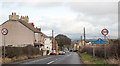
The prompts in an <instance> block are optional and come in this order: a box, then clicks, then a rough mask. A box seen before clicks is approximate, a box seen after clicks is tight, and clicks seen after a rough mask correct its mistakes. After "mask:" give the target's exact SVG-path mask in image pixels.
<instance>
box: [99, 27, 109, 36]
mask: <svg viewBox="0 0 120 66" xmlns="http://www.w3.org/2000/svg"><path fill="white" fill-rule="evenodd" d="M101 33H102V35H104V36H106V35H108V33H109V31H108V30H107V29H106V28H104V29H103V30H102V31H101Z"/></svg>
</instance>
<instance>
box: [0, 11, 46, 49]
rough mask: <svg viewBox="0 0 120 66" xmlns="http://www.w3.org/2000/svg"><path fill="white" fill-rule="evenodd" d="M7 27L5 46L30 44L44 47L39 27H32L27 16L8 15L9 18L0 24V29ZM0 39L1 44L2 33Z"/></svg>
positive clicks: (42, 35)
mask: <svg viewBox="0 0 120 66" xmlns="http://www.w3.org/2000/svg"><path fill="white" fill-rule="evenodd" d="M2 28H7V29H8V34H7V35H6V46H14V47H25V46H28V45H32V46H35V47H40V49H44V47H43V46H44V36H46V35H45V34H43V33H42V32H41V31H40V28H34V24H33V23H29V17H28V16H21V18H20V19H19V15H16V13H12V15H9V20H7V21H6V22H4V23H3V24H1V25H0V29H2ZM0 37H2V39H0V41H2V42H1V43H2V45H3V41H4V40H3V35H2V34H0Z"/></svg>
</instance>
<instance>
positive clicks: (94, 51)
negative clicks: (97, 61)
mask: <svg viewBox="0 0 120 66" xmlns="http://www.w3.org/2000/svg"><path fill="white" fill-rule="evenodd" d="M93 58H95V45H93Z"/></svg>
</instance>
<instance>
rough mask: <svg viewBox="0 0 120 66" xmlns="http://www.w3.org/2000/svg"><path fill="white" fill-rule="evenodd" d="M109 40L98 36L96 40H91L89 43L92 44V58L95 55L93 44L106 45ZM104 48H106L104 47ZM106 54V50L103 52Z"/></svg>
mask: <svg viewBox="0 0 120 66" xmlns="http://www.w3.org/2000/svg"><path fill="white" fill-rule="evenodd" d="M108 43H109V41H107V40H103V39H101V38H98V39H97V40H92V41H91V44H92V45H93V58H94V57H95V45H105V46H106V45H107V44H108ZM105 50H106V49H105ZM104 53H105V55H106V52H104Z"/></svg>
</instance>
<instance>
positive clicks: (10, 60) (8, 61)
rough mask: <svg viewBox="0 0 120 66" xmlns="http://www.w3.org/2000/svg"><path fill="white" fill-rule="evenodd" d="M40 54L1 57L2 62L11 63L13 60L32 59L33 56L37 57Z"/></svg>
mask: <svg viewBox="0 0 120 66" xmlns="http://www.w3.org/2000/svg"><path fill="white" fill-rule="evenodd" d="M40 56H41V55H39V54H38V55H33V56H20V57H17V58H16V57H13V58H7V57H6V58H3V59H2V64H7V63H11V62H14V61H21V60H26V59H33V58H38V57H40Z"/></svg>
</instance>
